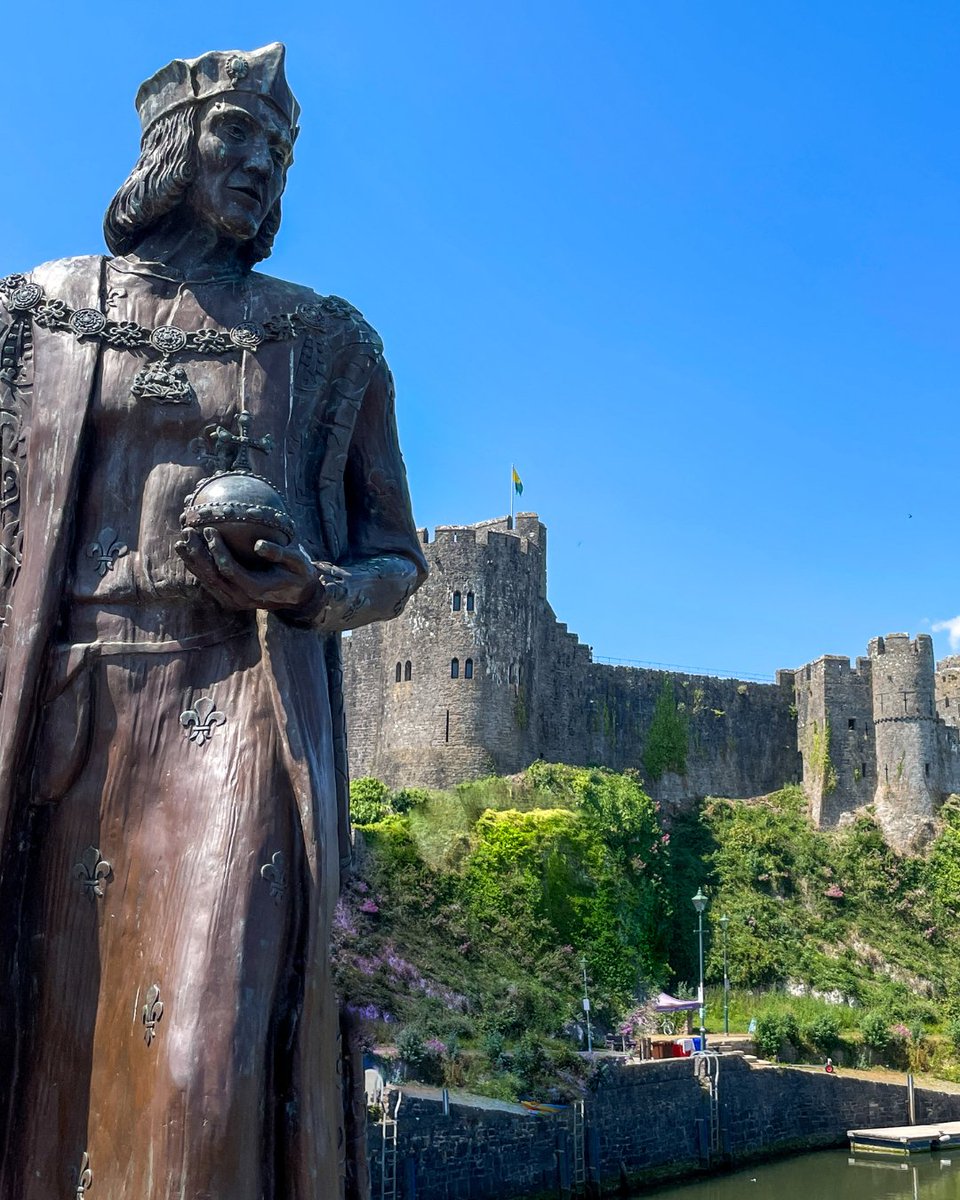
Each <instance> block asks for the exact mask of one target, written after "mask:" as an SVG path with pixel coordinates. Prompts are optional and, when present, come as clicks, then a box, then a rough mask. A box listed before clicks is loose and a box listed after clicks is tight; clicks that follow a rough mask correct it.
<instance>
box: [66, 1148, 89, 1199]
mask: <svg viewBox="0 0 960 1200" xmlns="http://www.w3.org/2000/svg"><path fill="white" fill-rule="evenodd" d="M70 1175H71V1177H72V1178H73V1179H74V1180H75V1182H76V1189H77V1190H76V1193H75V1194H76V1200H83V1198H84V1196H85V1195H86V1194H87V1191H88V1189H89V1188H92V1187H93V1172H92V1171H91V1170H90V1156H89V1155H88V1154H87V1152H86V1150H84V1152H83V1157H82V1158H81V1159H80V1169H79V1171H78V1170H77V1169H76V1167H72V1168H71V1170H70Z"/></svg>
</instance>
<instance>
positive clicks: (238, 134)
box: [221, 121, 247, 142]
mask: <svg viewBox="0 0 960 1200" xmlns="http://www.w3.org/2000/svg"><path fill="white" fill-rule="evenodd" d="M221 132H222V133H223V134H224V136H225V137H227V138H229V139H230V141H231V142H242V141H245V140H246V137H247V131H246V129H244V127H243V126H242V125H240V124H238V123H237V122H235V121H233V122H231V123H230V124H229V125H225V126H222V127H221Z"/></svg>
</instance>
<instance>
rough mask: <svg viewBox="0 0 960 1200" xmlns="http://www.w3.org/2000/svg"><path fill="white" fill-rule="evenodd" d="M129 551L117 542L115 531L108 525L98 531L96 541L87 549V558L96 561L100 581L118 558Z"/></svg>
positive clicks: (123, 544)
mask: <svg viewBox="0 0 960 1200" xmlns="http://www.w3.org/2000/svg"><path fill="white" fill-rule="evenodd" d="M129 553H130V550H129V548H128V547H127V545H126V544H125V543H124V542H118V541H117V531H116V530H115V529H111V528H110V526H109V525H107V526H105V528H103V529H101V530H100V534H99V536H98V537H97V540H96V541H95V542H93V543H92V544H91V545H90V546H88V547H87V557H88V558H95V559H96V560H97V574H98V575H99V576H100V578H101V579H102V578H103V577H104V575H106V573H107V572H108V571H112V570H113V565H114V563H115V562H116V561H117V559H118V558H123V556H124V555H125V554H129Z"/></svg>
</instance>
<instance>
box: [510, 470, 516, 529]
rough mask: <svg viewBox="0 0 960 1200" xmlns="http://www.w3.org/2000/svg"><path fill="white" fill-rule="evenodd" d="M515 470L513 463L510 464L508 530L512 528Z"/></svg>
mask: <svg viewBox="0 0 960 1200" xmlns="http://www.w3.org/2000/svg"><path fill="white" fill-rule="evenodd" d="M516 469H517V468H516V467H515V466H514V465H513V463H511V464H510V528H511V529H512V528H513V493H514V492H515V491H516V489H515V488H514V486H513V476H514V473H515V472H516Z"/></svg>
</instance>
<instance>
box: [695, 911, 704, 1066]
mask: <svg viewBox="0 0 960 1200" xmlns="http://www.w3.org/2000/svg"><path fill="white" fill-rule="evenodd" d="M693 907H694V908H695V909H696V910H697V938H698V939H699V944H700V995H699V996H698V999H699V1001H700V1049H701V1051H703V1050H706V1048H707V1024H706V1019H707V1013H706V1005H707V997H706V993H705V992H704V989H703V910H704V909H705V908H706V907H707V898H706V896H705V895H704V894H703V888H702V887H700V888H697V894H696V895H695V896H694V897H693Z"/></svg>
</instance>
